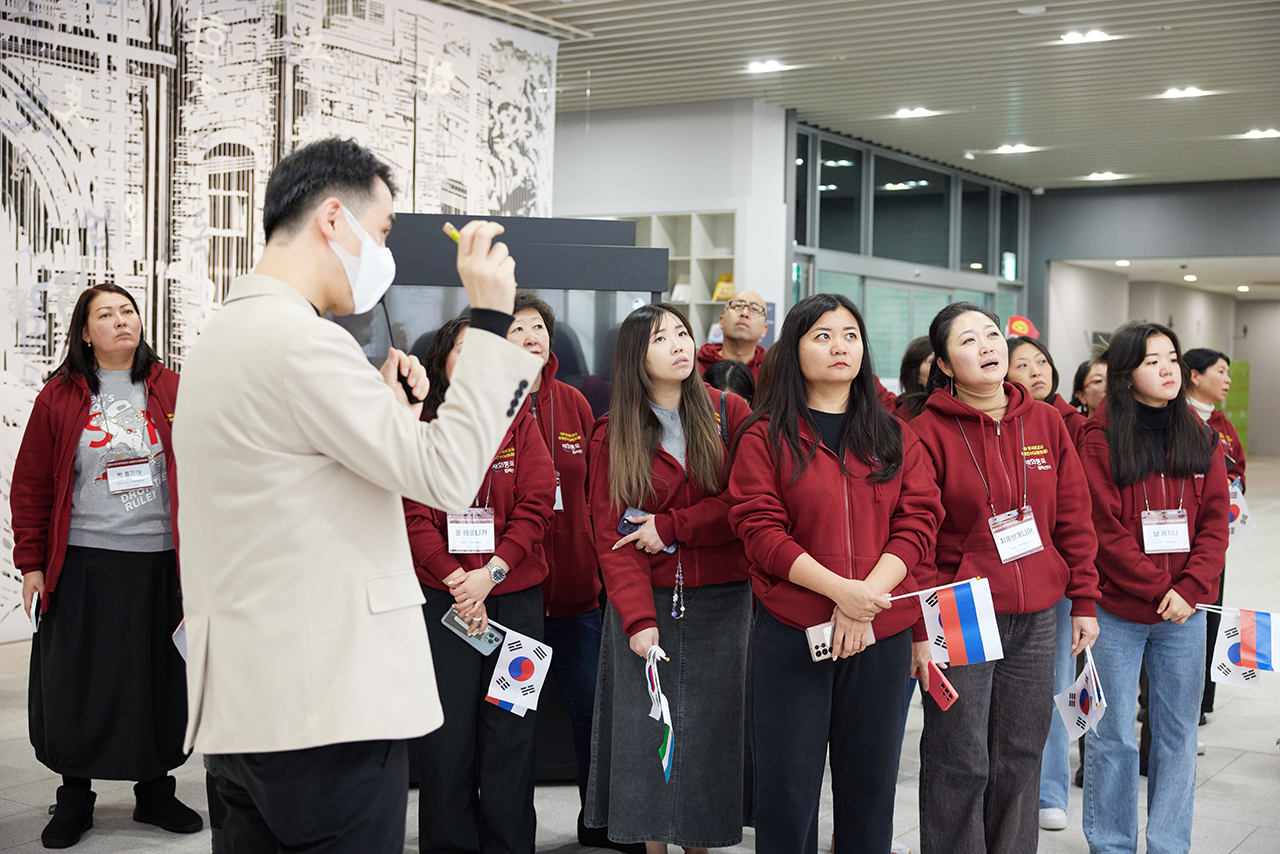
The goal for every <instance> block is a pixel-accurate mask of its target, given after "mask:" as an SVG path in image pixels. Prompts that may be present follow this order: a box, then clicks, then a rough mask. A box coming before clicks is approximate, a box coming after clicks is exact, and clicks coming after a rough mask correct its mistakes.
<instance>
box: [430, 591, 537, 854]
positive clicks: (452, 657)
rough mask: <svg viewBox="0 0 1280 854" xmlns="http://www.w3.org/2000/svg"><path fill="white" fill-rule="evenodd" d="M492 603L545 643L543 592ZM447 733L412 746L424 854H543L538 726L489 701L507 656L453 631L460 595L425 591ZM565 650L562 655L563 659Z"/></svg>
mask: <svg viewBox="0 0 1280 854" xmlns="http://www.w3.org/2000/svg"><path fill="white" fill-rule="evenodd" d="M497 592H498V591H496V590H495V591H494V593H491V594H489V597H488V598H487V599H485V608H486V609H487V611H488V614H489V617H490V618H491V619H494V620H497V621H498V622H499V623H501V624H502V625H504V626H506V627H507V628H509V629H513V630H515V631H517V632H520V633H521V634H525V635H528V636H530V637H532V638H536V639H538V640H541V639H542V589H541V588H540V587H532V588H529V589H528V590H520V591H518V592H515V593H505V594H503V595H500V596H499V595H495V594H496V593H497ZM422 594H423V596H425V597H426V600H427V601H426V604H425V605H423V606H422V610H423V614H424V616H425V617H426V620H427V635H428V636H429V637H430V638H431V657H432V660H433V661H434V662H435V670H436V685H437V687H438V688H439V691H440V704H441V706H443V707H444V725H443V726H442V727H440V729H438V730H436V731H435V732H433V733H431V734H429V735H427V736H424V737H423V738H419V739H415V740H414V741H413V742H411V748H410V749H412V750H414V751H416V753H417V759H418V850H419V851H421V852H422V854H428V852H448V853H449V854H459V852H483V854H507V852H512V854H533V845H534V835H535V832H536V830H537V818H536V816H535V814H534V811H533V783H534V771H535V767H534V758H533V748H534V723H535V721H536V718H537V712H535V711H529V712H528V713H526V714H525V716H524V717H519V716H518V715H516V714H514V713H512V712H509V711H507V710H505V709H501V708H499V707H497V706H495V705H493V704H491V703H488V702H486V701H485V699H484V698H485V694H486V692H487V691H488V688H489V680H490V679H491V678H492V677H493V667H494V663H495V662H496V661H497V660H498V655H499V653H498V652H497V651H495V652H493V653H492V654H491V655H488V656H484V655H481V654H480V652H479V651H478V650H476V649H475V648H474V647H472V646H471V645H470V644H468V643H467V642H466V641H464V640H463V639H462V638H460V637H458V636H457V635H455V634H454V633H453V632H452V631H450V630H449V629H447V628H445V627H444V626H443V625H441V623H440V617H441V616H442V615H443V614H444V613H445V612H446V611H448V610H449V606H450V605H452V604H453V596H452V595H451V594H449V593H446V592H444V591H442V590H436V589H434V588H430V587H426V586H424V587H423V588H422ZM554 653H555V650H553V654H554Z"/></svg>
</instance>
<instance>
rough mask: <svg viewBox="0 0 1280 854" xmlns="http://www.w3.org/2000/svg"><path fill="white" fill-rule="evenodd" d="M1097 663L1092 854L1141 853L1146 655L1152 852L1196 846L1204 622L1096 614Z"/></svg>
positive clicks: (1089, 794) (1089, 811)
mask: <svg viewBox="0 0 1280 854" xmlns="http://www.w3.org/2000/svg"><path fill="white" fill-rule="evenodd" d="M1098 629H1099V634H1098V640H1097V642H1096V643H1094V645H1093V659H1094V662H1095V663H1096V664H1097V665H1098V676H1099V678H1100V680H1101V681H1102V689H1103V692H1104V693H1105V695H1106V698H1107V713H1106V714H1105V715H1103V717H1102V720H1101V721H1099V722H1098V734H1097V735H1096V736H1095V735H1093V734H1091V733H1086V734H1085V736H1084V737H1085V738H1088V739H1090V742H1089V746H1088V749H1086V750H1085V752H1084V835H1085V838H1086V839H1088V840H1089V851H1090V852H1091V854H1132V852H1135V851H1137V850H1138V737H1137V735H1136V734H1135V733H1134V728H1133V708H1134V704H1135V703H1136V702H1137V698H1138V671H1139V669H1140V668H1141V666H1142V663H1143V657H1144V656H1145V658H1146V665H1147V681H1148V684H1149V685H1150V686H1151V697H1150V700H1149V702H1148V705H1147V716H1148V717H1147V719H1148V721H1150V723H1151V761H1150V763H1149V765H1148V772H1149V773H1148V775H1147V851H1148V854H1186V852H1188V851H1189V850H1190V849H1191V808H1192V804H1193V801H1194V798H1195V786H1196V726H1197V725H1198V724H1199V722H1200V697H1201V692H1202V690H1203V685H1204V637H1205V615H1204V612H1203V611H1196V612H1195V613H1194V614H1192V615H1191V617H1190V619H1188V620H1187V621H1186V622H1185V623H1184V624H1182V625H1181V626H1179V625H1178V624H1176V623H1173V622H1160V623H1156V624H1155V625H1153V626H1148V625H1144V624H1142V623H1132V622H1130V621H1128V620H1126V619H1123V618H1121V617H1117V616H1115V615H1114V614H1109V613H1107V612H1106V611H1105V610H1103V609H1102V608H1098Z"/></svg>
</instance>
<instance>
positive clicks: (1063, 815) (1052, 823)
mask: <svg viewBox="0 0 1280 854" xmlns="http://www.w3.org/2000/svg"><path fill="white" fill-rule="evenodd" d="M1066 826H1067V811H1066V810H1060V809H1057V808H1053V809H1047V810H1040V828H1041V830H1064V829H1065V828H1066Z"/></svg>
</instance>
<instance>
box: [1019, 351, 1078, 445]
mask: <svg viewBox="0 0 1280 854" xmlns="http://www.w3.org/2000/svg"><path fill="white" fill-rule="evenodd" d="M1008 346H1009V375H1008V376H1007V377H1005V379H1006V380H1008V381H1009V382H1013V383H1020V384H1021V385H1022V387H1023V388H1025V389H1026V390H1027V391H1028V392H1030V393H1031V397H1032V399H1033V400H1043V401H1044V402H1045V403H1047V404H1049V405H1050V406H1052V407H1053V408H1054V409H1056V410H1058V414H1059V415H1061V416H1062V420H1063V421H1065V422H1067V432H1068V433H1070V434H1071V443H1072V444H1073V445H1079V444H1080V431H1081V430H1083V429H1084V422H1085V421H1087V420H1088V419H1087V418H1085V417H1084V416H1083V415H1081V414H1080V410H1078V409H1076V408H1075V407H1074V406H1072V405H1071V404H1070V403H1067V401H1066V400H1064V399H1063V397H1062V395H1060V394H1058V366H1057V365H1055V364H1054V363H1053V356H1051V355H1050V354H1049V348H1048V347H1046V346H1045V345H1044V342H1043V341H1041V340H1040V339H1038V338H1019V337H1014V338H1010V339H1009V341H1008Z"/></svg>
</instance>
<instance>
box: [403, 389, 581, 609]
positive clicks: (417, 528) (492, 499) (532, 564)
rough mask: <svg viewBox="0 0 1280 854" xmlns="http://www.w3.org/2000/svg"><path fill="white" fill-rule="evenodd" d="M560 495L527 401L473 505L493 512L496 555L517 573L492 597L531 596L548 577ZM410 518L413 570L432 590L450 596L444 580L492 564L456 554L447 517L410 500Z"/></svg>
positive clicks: (484, 557) (477, 556) (474, 556)
mask: <svg viewBox="0 0 1280 854" xmlns="http://www.w3.org/2000/svg"><path fill="white" fill-rule="evenodd" d="M555 494H556V474H555V469H553V468H552V466H551V455H550V454H548V453H547V446H546V445H545V444H544V443H543V441H542V438H541V437H540V436H539V435H538V423H537V422H536V421H535V420H534V418H533V416H532V415H531V414H530V413H529V404H528V402H527V401H526V402H525V404H524V406H523V408H522V409H521V411H520V414H519V415H517V416H516V420H515V421H514V422H512V424H511V426H510V427H509V428H508V429H507V435H506V436H505V437H504V438H503V440H502V449H501V450H500V451H498V453H497V454H496V455H495V456H494V458H493V462H492V463H491V464H490V466H489V471H488V472H486V473H485V477H484V482H483V483H481V484H480V491H479V492H478V493H477V495H476V500H475V501H474V502H473V504H474V505H477V506H480V507H485V506H487V507H489V508H491V509H492V510H493V516H494V527H495V536H494V545H495V546H496V549H495V551H494V555H496V556H498V557H500V558H502V559H503V560H504V561H506V562H507V566H509V567H511V571H510V572H509V573H508V574H507V577H506V579H505V580H503V582H502V583H501V584H499V585H498V586H497V587H495V588H493V593H492V594H490V595H495V596H497V595H501V594H504V593H514V592H516V591H518V590H526V589H528V588H530V587H534V586H536V585H538V584H541V583H542V580H543V579H544V578H546V577H547V558H546V554H545V553H544V552H543V550H542V540H543V537H545V536H546V533H547V519H548V517H549V516H550V515H551V504H552V502H553V501H554V500H555ZM404 515H405V524H406V526H407V527H408V529H409V550H410V551H411V552H412V553H413V568H414V570H415V571H416V572H417V573H418V580H419V581H421V582H422V583H423V584H425V585H427V586H428V587H434V588H435V589H437V590H448V589H449V588H448V587H447V586H446V585H445V583H444V579H445V578H447V577H448V576H449V575H450V574H451V573H452V572H453V571H454V570H456V569H457V568H458V567H462V568H463V569H465V570H472V569H479V568H480V567H482V566H484V564H485V561H487V560H488V559H489V557H490V556H489V555H487V554H450V552H449V533H448V528H447V527H446V525H447V520H448V514H447V513H446V512H445V511H443V510H436V509H434V508H432V507H427V506H426V505H425V504H419V503H418V502H416V501H410V500H409V499H407V498H406V499H404Z"/></svg>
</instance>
